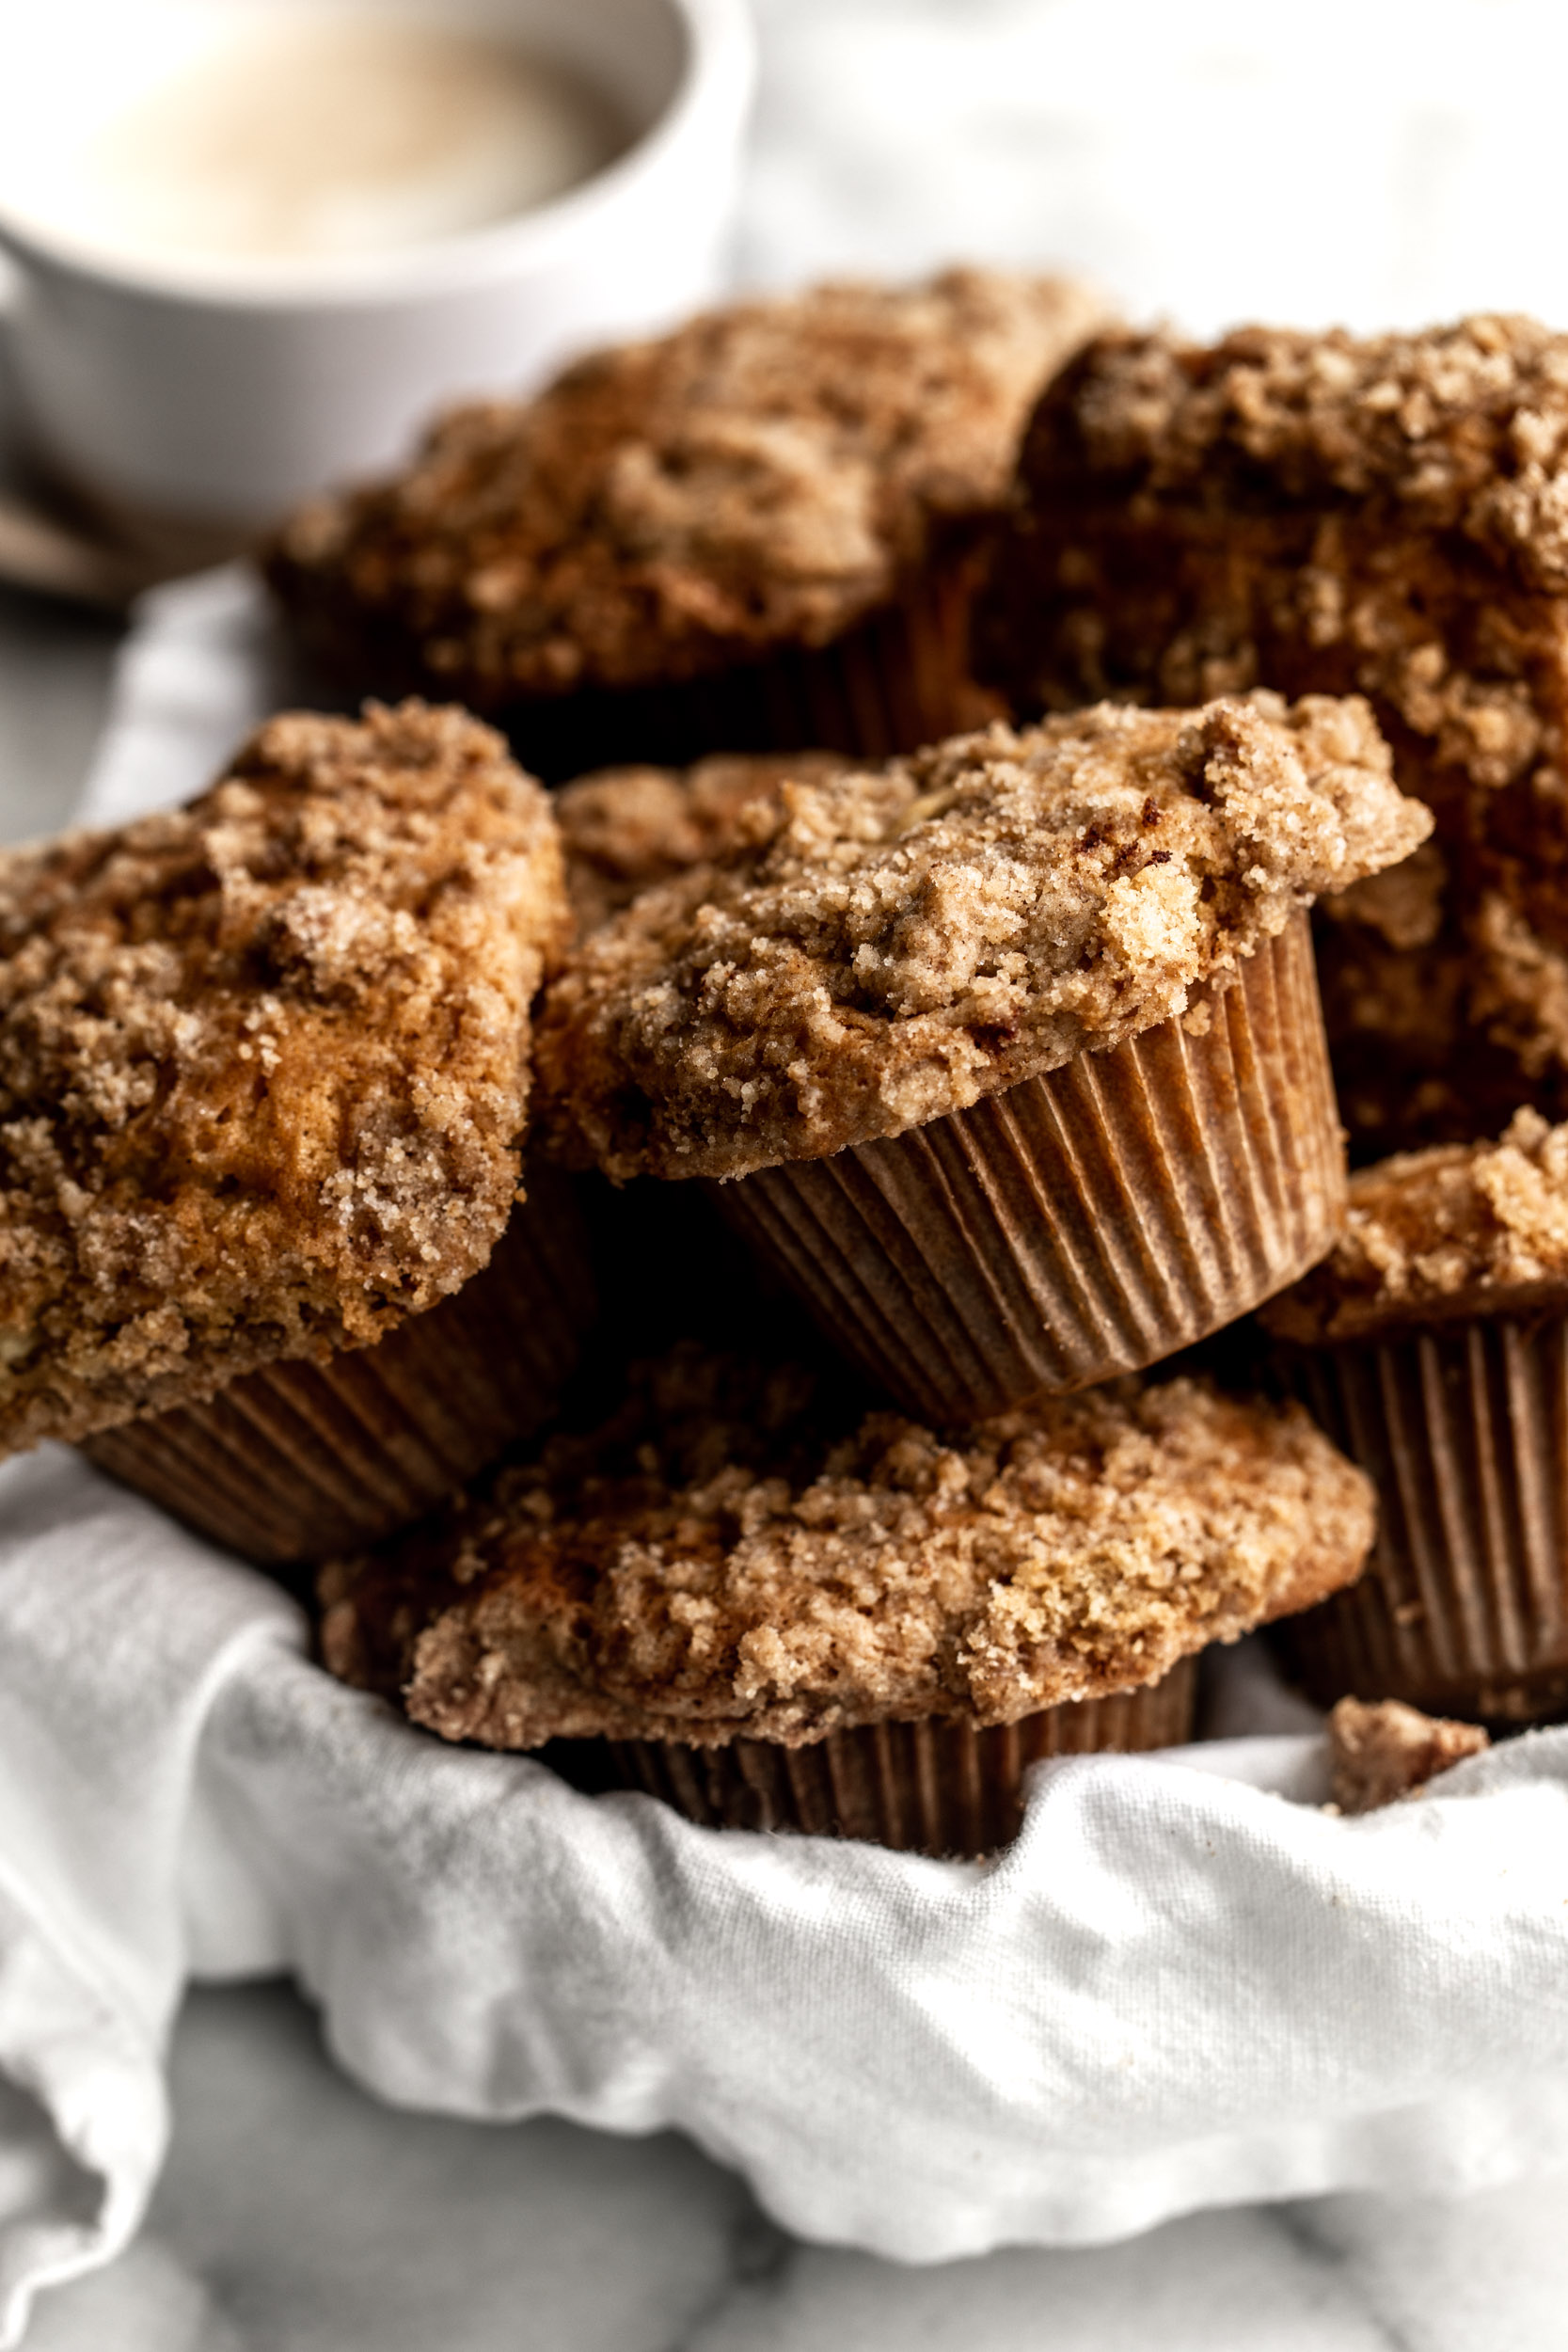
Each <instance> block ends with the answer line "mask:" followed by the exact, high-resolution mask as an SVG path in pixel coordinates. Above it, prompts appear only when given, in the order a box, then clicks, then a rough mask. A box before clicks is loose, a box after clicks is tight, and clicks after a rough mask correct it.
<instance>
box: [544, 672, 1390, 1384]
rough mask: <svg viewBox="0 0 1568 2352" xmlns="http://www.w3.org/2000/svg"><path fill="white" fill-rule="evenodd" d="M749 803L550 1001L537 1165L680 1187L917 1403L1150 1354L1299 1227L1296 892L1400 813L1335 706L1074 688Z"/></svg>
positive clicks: (1319, 1245) (1350, 875)
mask: <svg viewBox="0 0 1568 2352" xmlns="http://www.w3.org/2000/svg"><path fill="white" fill-rule="evenodd" d="M755 821H756V827H757V834H758V838H757V839H756V840H755V842H754V843H753V844H752V846H750V847H748V848H745V849H742V850H736V851H735V852H734V853H733V854H732V855H731V856H730V857H729V858H728V859H726V860H725V861H723V862H722V863H716V864H714V865H710V866H697V867H694V868H692V869H691V870H690V871H689V872H688V873H687V874H685V875H683V876H679V877H677V878H676V879H675V880H673V881H672V882H666V883H664V884H662V885H659V886H657V887H655V888H653V889H650V890H648V891H645V892H644V893H643V894H642V895H641V897H640V898H637V899H635V900H634V901H633V902H632V904H631V905H630V906H628V907H627V908H626V909H625V910H624V911H623V913H622V914H619V915H618V916H616V917H615V918H614V919H613V920H612V921H610V922H609V923H608V924H606V925H605V926H603V928H601V929H600V930H597V931H595V932H594V933H593V934H592V935H591V936H590V937H589V938H588V939H586V940H584V941H583V942H581V943H580V944H579V946H578V947H577V949H576V950H575V951H574V953H573V954H572V956H571V957H570V958H569V959H568V960H567V962H566V964H565V965H564V967H563V969H562V973H561V974H560V976H559V977H558V978H557V979H556V980H555V981H554V982H553V983H552V984H551V986H550V988H549V990H548V991H547V993H546V1000H545V1004H544V1008H543V1010H542V1012H541V1016H540V1024H539V1031H538V1039H537V1057H538V1069H539V1075H540V1087H541V1105H542V1120H543V1123H544V1124H545V1125H546V1128H547V1132H548V1135H549V1137H550V1143H551V1148H552V1149H553V1150H555V1151H556V1152H559V1153H560V1154H561V1155H562V1157H563V1158H564V1159H565V1160H566V1161H567V1162H569V1163H571V1164H576V1165H589V1164H596V1165H597V1166H598V1167H599V1168H602V1169H603V1170H604V1171H605V1173H606V1174H608V1175H609V1176H610V1178H611V1179H612V1180H613V1181H614V1182H616V1183H625V1182H626V1180H627V1179H628V1178H632V1177H637V1176H653V1177H656V1178H661V1179H679V1178H695V1179H700V1180H702V1181H704V1182H705V1183H706V1184H708V1185H709V1186H710V1187H711V1188H712V1191H713V1197H714V1198H715V1200H717V1201H718V1203H719V1205H720V1207H721V1209H722V1210H723V1212H724V1213H725V1214H726V1215H727V1216H729V1217H730V1218H731V1219H732V1220H733V1221H734V1222H735V1223H736V1225H737V1226H738V1227H739V1229H740V1230H741V1231H742V1232H744V1233H745V1234H746V1235H747V1236H748V1237H749V1238H750V1239H751V1240H752V1242H753V1243H754V1244H755V1246H756V1247H758V1248H761V1249H762V1250H764V1251H765V1252H766V1253H768V1255H769V1256H770V1257H771V1258H772V1259H773V1260H774V1262H775V1263H777V1264H778V1266H779V1267H780V1269H781V1270H782V1271H783V1272H784V1275H785V1276H786V1278H787V1279H789V1280H790V1281H791V1282H793V1283H794V1285H795V1286H796V1287H797V1289H798V1290H799V1292H800V1295H802V1296H803V1298H804V1299H805V1301H806V1303H807V1304H808V1306H810V1307H811V1309H812V1310H813V1311H814V1312H815V1313H816V1315H817V1317H818V1319H819V1320H820V1322H821V1323H822V1325H823V1327H825V1328H826V1329H827V1330H828V1331H829V1333H830V1334H831V1335H832V1337H833V1338H835V1339H836V1340H837V1341H838V1342H839V1343H840V1344H841V1345H842V1346H844V1347H845V1348H846V1349H847V1350H848V1352H849V1353H850V1354H851V1355H852V1356H854V1357H855V1358H856V1359H857V1360H858V1361H859V1362H860V1363H861V1365H862V1366H863V1369H865V1370H866V1371H868V1372H870V1373H871V1374H872V1375H873V1376H874V1377H875V1378H876V1379H877V1380H879V1382H880V1383H881V1384H882V1385H883V1386H884V1387H885V1388H886V1389H887V1390H888V1391H891V1393H892V1394H893V1395H895V1397H897V1398H898V1399H899V1401H900V1402H901V1403H903V1404H904V1405H905V1406H907V1407H908V1408H909V1409H910V1410H911V1411H912V1412H916V1413H919V1414H921V1415H922V1416H923V1417H925V1418H926V1419H927V1420H930V1421H932V1422H935V1423H936V1424H938V1425H945V1424H946V1423H948V1422H958V1421H963V1420H968V1419H973V1418H974V1417H975V1416H977V1415H981V1414H986V1413H993V1412H997V1411H1000V1410H1002V1409H1004V1408H1005V1407H1006V1406H1008V1405H1009V1404H1013V1403H1016V1402H1018V1401H1020V1400H1021V1399H1022V1398H1023V1397H1025V1396H1029V1395H1033V1394H1035V1393H1037V1392H1039V1391H1046V1390H1057V1391H1061V1390H1068V1389H1071V1388H1074V1387H1082V1386H1085V1385H1087V1384H1089V1383H1090V1382H1093V1381H1096V1380H1101V1379H1105V1378H1108V1377H1110V1376H1111V1375H1115V1374H1117V1373H1119V1372H1124V1371H1129V1370H1132V1369H1134V1368H1136V1367H1137V1366H1139V1365H1141V1364H1146V1363H1150V1362H1153V1361H1156V1360H1157V1359H1159V1358H1161V1357H1163V1356H1166V1355H1169V1354H1171V1353H1173V1352H1174V1351H1175V1350H1176V1349H1177V1348H1179V1347H1181V1346H1184V1345H1186V1344H1188V1343H1191V1342H1193V1341H1195V1340H1196V1339H1198V1338H1200V1337H1201V1336H1202V1335H1203V1334H1204V1333H1206V1332H1208V1331H1210V1330H1213V1329H1216V1328H1217V1327H1219V1326H1220V1325H1222V1324H1224V1323H1227V1322H1229V1321H1231V1320H1232V1319H1233V1318H1234V1317H1236V1316H1237V1315H1239V1314H1241V1313H1243V1312H1244V1311H1245V1310H1246V1309H1247V1308H1248V1307H1250V1306H1253V1305H1255V1304H1256V1303H1257V1302H1258V1300H1259V1299H1260V1298H1262V1297H1265V1296H1267V1295H1269V1293H1270V1292H1272V1291H1274V1290H1276V1289H1279V1288H1281V1287H1283V1285H1284V1284H1286V1283H1287V1282H1290V1281H1291V1280H1293V1279H1295V1278H1296V1277H1297V1275H1299V1274H1300V1273H1302V1272H1303V1271H1305V1269H1306V1268H1307V1266H1308V1265H1310V1264H1311V1263H1314V1261H1315V1260H1316V1259H1317V1258H1319V1257H1321V1256H1322V1255H1323V1252H1324V1250H1326V1249H1327V1248H1328V1247H1329V1246H1330V1243H1331V1242H1332V1240H1333V1238H1334V1236H1335V1234H1336V1232H1338V1226H1339V1223H1340V1220H1341V1216H1342V1213H1343V1187H1344V1167H1343V1153H1342V1150H1341V1145H1340V1140H1339V1130H1338V1119H1337V1115H1336V1111H1335V1106H1334V1097H1333V1090H1332V1087H1331V1084H1330V1081H1329V1076H1328V1068H1327V1062H1326V1059H1325V1056H1324V1051H1323V1029H1322V1022H1321V1018H1320V1014H1319V1010H1318V1001H1317V991H1316V983H1315V979H1314V976H1313V969H1312V957H1311V949H1310V945H1309V942H1308V940H1307V930H1306V920H1305V916H1304V914H1302V909H1303V908H1304V907H1305V905H1306V903H1307V901H1308V900H1309V898H1311V896H1312V894H1313V893H1314V892H1316V891H1319V890H1324V889H1333V888H1338V887H1340V886H1343V885H1344V884H1346V883H1348V882H1352V881H1354V879H1356V877H1358V876H1360V875H1363V874H1366V873H1368V872H1370V871H1371V870H1372V869H1374V868H1376V867H1378V866H1383V865H1386V864H1387V863H1389V862H1391V861H1392V860H1395V859H1398V858H1400V857H1402V856H1404V855H1405V854H1406V853H1407V851H1408V850H1410V849H1411V848H1413V847H1414V846H1415V844H1416V843H1417V842H1418V841H1419V840H1420V839H1421V837H1422V836H1423V834H1425V833H1426V832H1427V830H1428V829H1429V826H1430V818H1429V817H1428V815H1427V812H1426V811H1425V810H1424V809H1423V808H1421V807H1420V806H1419V804H1418V803H1414V802H1411V801H1407V800H1404V799H1402V796H1401V795H1400V793H1399V792H1398V791H1397V790H1396V789H1395V787H1393V785H1392V784H1391V782H1390V781H1389V775H1388V755H1387V751H1386V746H1385V745H1384V744H1383V742H1382V740H1381V739H1380V738H1379V736H1378V733H1377V730H1376V728H1375V726H1374V725H1373V724H1372V722H1371V720H1370V715H1369V713H1368V711H1367V708H1366V706H1365V705H1364V704H1363V703H1359V702H1355V701H1351V702H1345V703H1335V702H1330V701H1327V700H1324V699H1316V700H1308V701H1306V702H1304V703H1302V704H1300V705H1299V706H1297V707H1295V708H1293V709H1288V708H1287V707H1285V705H1284V704H1283V703H1281V702H1280V701H1279V700H1278V699H1277V697H1270V696H1261V697H1259V698H1256V699H1254V700H1252V701H1237V702H1228V703H1217V704H1214V705H1212V706H1211V707H1209V708H1208V709H1206V710H1203V711H1200V712H1196V713H1175V714H1173V713H1167V712H1152V711H1134V710H1130V709H1124V708H1117V707H1111V706H1101V707H1099V708H1097V709H1095V710H1091V711H1085V712H1079V713H1076V714H1074V715H1073V716H1072V717H1070V718H1060V719H1055V720H1053V721H1050V722H1049V723H1046V724H1045V725H1043V726H1041V727H1038V728H1036V729H1033V730H1030V731H1028V732H1026V733H1023V734H1014V733H1012V732H1011V731H1009V730H1008V729H1006V728H1004V727H994V728H992V729H991V730H990V732H988V733H984V734H980V735H975V736H969V737H963V738H958V739H955V740H953V741H950V742H948V743H945V744H942V745H940V746H937V747H935V748H934V749H932V750H929V751H927V752H924V753H921V754H918V755H915V756H914V757H912V758H911V759H908V760H904V761H895V762H893V763H890V764H888V765H886V766H884V767H882V768H880V769H878V770H875V771H845V772H844V773H843V774H841V775H839V776H836V777H827V778H824V779H821V780H819V781H815V782H808V781H805V780H802V779H795V780H792V781H790V782H787V783H785V784H784V787H782V789H781V792H780V796H779V800H778V803H777V807H776V809H775V810H774V812H773V814H772V816H771V818H769V819H768V829H767V832H766V834H764V832H763V820H762V816H761V815H760V814H759V816H758V818H757V819H756V820H755Z"/></svg>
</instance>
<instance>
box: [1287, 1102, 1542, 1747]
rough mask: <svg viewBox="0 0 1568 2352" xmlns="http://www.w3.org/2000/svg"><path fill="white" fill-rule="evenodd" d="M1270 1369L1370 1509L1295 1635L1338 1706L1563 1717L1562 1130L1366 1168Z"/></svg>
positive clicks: (1511, 1132)
mask: <svg viewBox="0 0 1568 2352" xmlns="http://www.w3.org/2000/svg"><path fill="white" fill-rule="evenodd" d="M1264 1322H1265V1324H1266V1326H1267V1328H1268V1330H1269V1332H1270V1334H1271V1335H1272V1339H1273V1342H1274V1345H1275V1351H1276V1359H1277V1361H1278V1364H1279V1366H1280V1368H1281V1370H1282V1372H1283V1374H1284V1376H1285V1377H1286V1379H1287V1380H1288V1381H1289V1383H1290V1385H1291V1387H1292V1388H1293V1389H1294V1390H1295V1391H1296V1392H1297V1393H1298V1394H1299V1395H1301V1396H1303V1397H1305V1398H1306V1399H1307V1402H1308V1403H1309V1404H1310V1406H1311V1407H1312V1409H1313V1411H1314V1413H1315V1414H1316V1415H1317V1416H1318V1418H1319V1419H1320V1420H1321V1422H1323V1427H1324V1428H1325V1429H1327V1430H1328V1431H1329V1432H1330V1434H1331V1435H1332V1436H1333V1437H1334V1438H1335V1439H1336V1441H1337V1442H1338V1444H1340V1445H1341V1446H1343V1448H1344V1450H1345V1451H1346V1453H1347V1454H1350V1455H1351V1457H1352V1459H1353V1460H1354V1461H1357V1462H1359V1463H1360V1464H1361V1466H1362V1468H1363V1469H1364V1470H1367V1471H1368V1472H1369V1473H1370V1476H1371V1478H1372V1480H1373V1482H1374V1484H1375V1485H1376V1486H1377V1489H1378V1497H1379V1524H1378V1537H1377V1544H1376V1548H1375V1549H1374V1551H1373V1554H1372V1560H1371V1565H1370V1569H1369V1572H1368V1575H1367V1577H1366V1580H1365V1581H1364V1582H1363V1583H1362V1585H1361V1586H1360V1587H1358V1589H1357V1590H1356V1592H1354V1594H1345V1595H1343V1596H1342V1597H1339V1598H1338V1599H1336V1600H1334V1601H1331V1602H1330V1603H1329V1604H1328V1606H1327V1607H1326V1608H1324V1609H1322V1610H1318V1611H1314V1612H1313V1613H1312V1614H1311V1615H1310V1616H1309V1617H1307V1618H1304V1619H1303V1620H1302V1622H1301V1624H1300V1625H1299V1626H1298V1627H1295V1628H1293V1629H1291V1635H1290V1640H1289V1645H1288V1647H1289V1654H1290V1657H1291V1660H1292V1661H1293V1662H1294V1664H1295V1667H1296V1669H1297V1671H1298V1672H1299V1674H1300V1675H1301V1677H1302V1679H1303V1680H1304V1682H1305V1683H1306V1685H1307V1689H1308V1690H1309V1691H1310V1692H1312V1694H1313V1695H1314V1696H1315V1697H1317V1698H1319V1699H1321V1700H1323V1702H1324V1703H1328V1702H1330V1701H1332V1700H1335V1699H1338V1698H1339V1697H1340V1696H1341V1695H1345V1694H1349V1695H1351V1696H1354V1697H1357V1698H1362V1699H1382V1698H1395V1699H1402V1700H1405V1701H1408V1702H1409V1703H1410V1704H1411V1705H1413V1706H1416V1707H1419V1708H1424V1709H1425V1710H1426V1711H1427V1712H1429V1713H1433V1714H1451V1715H1459V1716H1469V1717H1474V1718H1478V1719H1480V1720H1482V1721H1489V1722H1495V1723H1499V1724H1508V1723H1513V1724H1519V1723H1531V1722H1536V1721H1540V1720H1544V1718H1546V1717H1549V1716H1552V1715H1558V1714H1561V1713H1563V1712H1565V1711H1568V1474H1565V1464H1564V1455H1563V1435H1564V1432H1565V1430H1568V1126H1557V1127H1549V1126H1548V1125H1547V1124H1546V1122H1545V1120H1544V1119H1543V1118H1542V1117H1541V1116H1540V1114H1539V1113H1538V1112H1534V1111H1530V1110H1528V1109H1527V1110H1521V1111H1520V1112H1518V1113H1517V1115H1516V1116H1515V1117H1514V1119H1513V1122H1512V1123H1511V1125H1510V1126H1509V1128H1508V1130H1507V1132H1506V1133H1505V1134H1504V1136H1502V1137H1501V1139H1500V1140H1499V1141H1497V1142H1487V1143H1475V1144H1469V1145H1465V1144H1449V1145H1441V1146H1437V1147H1434V1148H1433V1149H1432V1150H1430V1151H1426V1152H1412V1153H1407V1154H1403V1155H1401V1156H1398V1157H1395V1158H1393V1159H1390V1160H1386V1161H1384V1162H1382V1163H1381V1164H1380V1165H1379V1166H1377V1167H1374V1168H1365V1169H1363V1170H1362V1171H1361V1172H1360V1173H1359V1174H1358V1175H1356V1176H1355V1177H1354V1178H1353V1179H1352V1183H1351V1212H1350V1221H1349V1224H1348V1225H1347V1228H1346V1231H1345V1233H1344V1236H1343V1238H1342V1239H1341V1241H1340V1242H1339V1243H1338V1246H1337V1248H1335V1250H1334V1252H1333V1253H1332V1255H1331V1256H1330V1257H1329V1258H1328V1259H1326V1260H1325V1261H1324V1263H1323V1265H1321V1266H1320V1267H1319V1268H1318V1269H1317V1270H1316V1271H1315V1272H1314V1273H1313V1274H1311V1275H1310V1276H1308V1277H1307V1280H1306V1281H1304V1282H1303V1283H1302V1284H1300V1285H1299V1287H1298V1288H1296V1289H1295V1290H1292V1291H1290V1292H1287V1293H1286V1294H1285V1295H1283V1296H1282V1297H1280V1298H1278V1299H1276V1300H1275V1301H1274V1302H1273V1304H1272V1305H1271V1306H1270V1307H1269V1308H1268V1309H1267V1310H1266V1311H1265V1315H1264Z"/></svg>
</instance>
